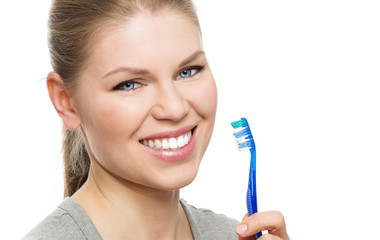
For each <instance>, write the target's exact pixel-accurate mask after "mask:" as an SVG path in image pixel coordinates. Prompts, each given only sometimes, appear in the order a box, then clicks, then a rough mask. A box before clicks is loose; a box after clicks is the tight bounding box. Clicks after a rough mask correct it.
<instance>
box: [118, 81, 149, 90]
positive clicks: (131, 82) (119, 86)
mask: <svg viewBox="0 0 380 240" xmlns="http://www.w3.org/2000/svg"><path fill="white" fill-rule="evenodd" d="M127 84H133V86H134V87H133V89H123V86H125V85H127ZM135 85H138V87H135ZM141 85H142V84H141V83H139V82H137V81H136V80H128V81H124V82H121V83H119V84H117V85H116V86H114V87H113V88H112V90H121V91H135V90H136V89H138V88H139V87H141Z"/></svg>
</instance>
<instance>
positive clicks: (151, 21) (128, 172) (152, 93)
mask: <svg viewBox="0 0 380 240" xmlns="http://www.w3.org/2000/svg"><path fill="white" fill-rule="evenodd" d="M94 44H95V45H94V48H93V51H92V54H91V59H90V62H89V64H88V66H87V67H86V68H85V69H84V70H83V72H82V74H81V77H80V79H79V85H78V87H77V89H76V91H75V95H74V98H73V99H74V101H73V102H74V106H75V109H76V111H77V113H78V115H79V117H80V120H81V128H82V131H83V133H84V136H85V138H86V144H87V148H88V151H89V154H90V156H91V159H92V162H93V164H92V167H93V171H94V174H96V175H97V176H103V177H105V178H107V177H116V178H117V179H120V180H122V181H123V182H126V183H133V184H138V185H143V186H147V187H151V188H157V189H163V190H175V189H179V188H181V187H183V186H185V185H187V184H189V183H190V182H191V181H192V180H193V179H194V177H195V176H196V173H197V171H198V167H199V164H200V161H201V158H202V156H203V154H204V152H205V150H206V148H207V145H208V143H209V140H210V137H211V134H212V130H213V126H214V120H215V112H216V103H217V92H216V86H215V82H214V79H213V76H212V73H211V70H210V68H209V66H208V63H207V60H206V56H205V54H204V52H203V48H202V42H201V36H200V31H199V29H198V27H197V26H196V25H195V24H194V23H192V22H191V21H190V20H188V19H187V18H186V17H184V16H181V15H178V14H176V13H173V12H168V11H166V12H161V13H159V14H155V15H150V14H139V15H137V16H136V17H135V18H133V19H132V20H130V21H128V22H127V23H125V24H120V25H118V26H113V27H112V29H110V30H108V31H103V32H102V34H100V37H99V38H98V39H97V41H96V42H95V43H94Z"/></svg>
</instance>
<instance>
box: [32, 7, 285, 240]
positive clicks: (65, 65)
mask: <svg viewBox="0 0 380 240" xmlns="http://www.w3.org/2000/svg"><path fill="white" fill-rule="evenodd" d="M49 28H50V36H49V43H50V54H51V61H52V65H53V68H54V72H51V73H49V74H48V77H47V86H48V91H49V96H50V99H51V101H52V103H53V105H54V107H55V109H56V111H57V113H58V114H59V116H60V117H61V118H62V121H63V124H64V146H63V149H64V163H65V196H66V197H68V198H66V199H65V200H64V201H63V203H62V204H61V205H60V207H59V208H58V209H57V210H56V211H54V212H53V213H52V214H51V215H50V216H48V217H47V218H46V219H45V220H44V221H43V222H42V223H40V224H39V225H38V226H37V227H36V228H35V229H34V230H33V231H32V232H30V233H29V234H28V235H27V236H26V237H25V239H237V238H238V237H239V238H240V239H255V238H254V234H255V233H256V232H258V231H263V230H268V231H269V233H268V234H266V235H263V237H262V239H289V238H288V235H287V233H286V229H285V223H284V220H283V217H282V215H281V214H280V213H277V212H267V213H258V214H255V215H252V216H249V217H248V216H245V217H244V219H243V221H242V223H240V224H239V223H238V222H237V221H235V220H233V219H230V218H228V217H225V216H223V215H217V214H214V213H212V212H210V211H207V210H202V209H197V208H194V207H192V206H190V205H188V204H187V203H186V202H185V201H183V200H180V199H179V189H180V188H182V187H184V186H186V185H188V184H190V183H191V182H192V181H193V179H194V178H195V176H196V174H197V171H198V167H199V164H200V161H201V158H202V156H203V154H204V152H205V150H206V148H207V145H208V143H209V140H210V138H211V134H212V130H213V125H214V120H215V112H216V103H217V92H216V86H215V82H214V79H213V76H212V73H211V70H210V68H209V66H208V64H207V60H206V56H205V52H204V50H203V47H202V40H201V31H200V27H199V22H198V18H197V16H196V13H195V10H194V6H193V5H192V3H191V1H189V0H166V1H164V0H113V1H105V0H103V1H94V0H82V1H76V0H55V1H54V2H53V5H52V8H51V12H50V20H49ZM236 232H237V233H238V234H236Z"/></svg>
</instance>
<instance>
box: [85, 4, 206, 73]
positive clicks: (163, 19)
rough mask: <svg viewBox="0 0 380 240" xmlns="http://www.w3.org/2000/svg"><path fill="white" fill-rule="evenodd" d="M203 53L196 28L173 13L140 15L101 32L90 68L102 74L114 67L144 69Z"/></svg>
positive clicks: (94, 48)
mask: <svg viewBox="0 0 380 240" xmlns="http://www.w3.org/2000/svg"><path fill="white" fill-rule="evenodd" d="M200 50H202V42H201V34H200V30H199V27H198V26H197V25H196V24H195V23H193V22H192V21H191V20H190V19H188V18H186V17H185V16H182V15H180V14H177V13H175V12H170V11H163V12H159V13H155V14H148V13H140V14H138V15H136V16H135V17H133V18H131V19H129V20H128V21H125V22H121V23H120V24H117V25H113V26H112V27H110V28H108V29H104V30H103V31H102V32H101V33H100V34H99V37H98V39H97V41H95V42H94V45H93V50H92V54H91V57H90V58H91V61H90V65H95V66H93V67H96V68H99V67H100V68H101V69H98V70H99V71H100V70H101V71H102V72H103V71H104V72H107V71H109V70H111V69H112V68H114V67H115V66H124V65H126V66H129V67H137V68H141V67H143V68H146V67H147V66H151V65H160V64H163V63H167V64H169V63H175V64H178V61H181V60H183V58H186V57H188V56H189V55H191V54H192V53H194V52H195V51H200Z"/></svg>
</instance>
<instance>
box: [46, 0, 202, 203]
mask: <svg viewBox="0 0 380 240" xmlns="http://www.w3.org/2000/svg"><path fill="white" fill-rule="evenodd" d="M165 9H168V10H174V11H176V12H178V13H180V14H182V15H184V16H186V17H187V18H188V19H190V20H191V21H192V22H193V23H194V24H196V25H197V26H198V28H199V29H200V27H199V21H198V17H197V15H196V11H195V7H194V5H193V3H192V1H191V0H54V1H53V3H52V6H51V9H50V15H49V38H48V39H49V50H50V58H51V64H52V67H53V69H54V71H55V72H57V73H58V74H59V75H60V76H61V78H62V79H63V82H64V87H65V89H66V90H67V91H69V92H75V87H76V85H77V84H78V78H79V75H80V73H81V71H82V70H83V69H84V67H85V66H86V64H87V62H88V60H89V56H90V52H91V47H92V44H93V42H94V41H93V40H94V38H95V37H96V36H97V34H98V33H99V32H101V30H103V29H104V28H106V27H108V26H112V25H115V24H117V23H119V22H125V21H128V20H129V19H131V18H133V17H134V16H136V15H137V14H138V13H141V12H146V11H148V12H151V13H154V12H156V11H159V10H165ZM62 151H63V162H64V171H65V173H64V174H65V186H64V196H65V197H67V196H71V195H73V194H74V193H75V192H76V191H77V190H78V189H79V188H80V187H81V186H82V185H83V184H84V183H85V182H86V180H87V177H88V171H89V169H90V158H89V155H88V152H87V149H86V146H85V142H84V140H83V136H82V133H81V130H80V129H78V130H76V131H70V130H68V129H66V128H63V142H62Z"/></svg>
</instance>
